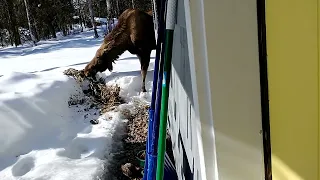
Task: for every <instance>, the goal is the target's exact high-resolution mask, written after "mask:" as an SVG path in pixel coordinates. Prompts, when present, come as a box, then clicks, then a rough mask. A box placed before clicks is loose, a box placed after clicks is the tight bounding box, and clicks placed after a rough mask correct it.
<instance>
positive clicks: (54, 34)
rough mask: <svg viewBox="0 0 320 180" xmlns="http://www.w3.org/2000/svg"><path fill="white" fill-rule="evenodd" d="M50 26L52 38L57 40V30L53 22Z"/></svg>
mask: <svg viewBox="0 0 320 180" xmlns="http://www.w3.org/2000/svg"><path fill="white" fill-rule="evenodd" d="M48 25H49V31H50V32H51V35H52V38H57V35H56V30H55V29H54V26H53V24H52V22H50V23H49V24H48Z"/></svg>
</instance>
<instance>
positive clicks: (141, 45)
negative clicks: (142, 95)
mask: <svg viewBox="0 0 320 180" xmlns="http://www.w3.org/2000/svg"><path fill="white" fill-rule="evenodd" d="M155 48H156V40H155V34H154V27H153V17H152V11H148V12H143V11H140V10H137V9H127V10H125V11H124V12H123V13H122V14H121V15H120V16H119V19H118V24H117V25H116V27H115V28H114V29H113V30H112V31H111V32H110V33H109V34H108V35H107V36H106V37H105V39H104V41H103V43H102V45H101V46H100V48H99V49H98V50H97V51H96V54H95V56H94V57H93V59H92V60H91V61H90V62H89V63H88V64H87V66H86V67H85V69H84V74H85V75H86V76H91V77H94V75H95V74H96V73H97V72H103V71H105V70H106V69H108V70H109V71H112V70H113V66H112V63H115V61H116V60H117V59H118V58H119V56H120V55H121V54H122V53H124V51H126V50H128V51H129V52H130V53H131V54H136V55H137V56H138V58H139V60H140V65H141V75H142V84H141V89H142V91H144V92H145V91H146V89H145V78H146V74H147V70H148V67H149V63H150V53H151V51H152V50H154V49H155Z"/></svg>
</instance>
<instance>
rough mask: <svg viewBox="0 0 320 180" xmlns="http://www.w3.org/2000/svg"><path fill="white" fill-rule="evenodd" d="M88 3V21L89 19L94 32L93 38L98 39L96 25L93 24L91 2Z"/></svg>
mask: <svg viewBox="0 0 320 180" xmlns="http://www.w3.org/2000/svg"><path fill="white" fill-rule="evenodd" d="M88 3H89V12H90V19H91V23H92V27H93V31H94V38H98V37H99V35H98V32H97V27H96V24H95V22H94V13H93V7H92V0H88Z"/></svg>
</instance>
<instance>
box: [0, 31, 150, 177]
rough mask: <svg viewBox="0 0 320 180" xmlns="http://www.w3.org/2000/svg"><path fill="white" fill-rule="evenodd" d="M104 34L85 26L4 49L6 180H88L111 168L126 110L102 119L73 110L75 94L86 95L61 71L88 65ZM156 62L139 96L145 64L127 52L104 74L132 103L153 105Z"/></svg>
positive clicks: (2, 153) (0, 101) (0, 87)
mask: <svg viewBox="0 0 320 180" xmlns="http://www.w3.org/2000/svg"><path fill="white" fill-rule="evenodd" d="M99 32H100V33H101V31H100V30H99ZM102 37H103V36H102ZM102 37H100V38H98V39H94V38H93V32H92V31H88V32H85V31H84V32H83V33H81V34H77V35H71V36H68V37H59V38H57V39H52V40H49V41H41V42H39V45H38V46H36V47H32V46H30V45H24V46H20V47H18V48H13V47H9V48H2V49H0V62H1V66H0V76H1V77H0V124H1V126H0V144H1V148H0V179H1V180H18V179H19V180H20V179H21V180H44V179H46V180H68V179H77V180H88V179H95V178H98V177H99V176H101V175H102V173H103V171H105V170H104V167H105V166H106V165H108V162H109V161H110V160H111V159H112V155H110V153H111V152H112V148H114V145H115V144H117V143H116V142H114V139H115V138H114V137H117V136H120V135H121V134H122V133H123V132H122V131H121V126H122V125H123V122H125V119H123V117H122V116H121V114H120V112H114V111H111V112H108V113H106V114H103V115H102V116H100V117H98V116H99V115H97V114H96V113H95V112H96V110H95V109H91V110H88V111H86V110H85V106H81V105H79V106H78V107H76V106H71V107H69V106H68V100H69V97H70V96H71V95H79V96H81V95H82V92H81V89H80V87H79V85H77V84H76V82H75V80H73V79H72V78H70V77H67V76H65V75H63V73H62V72H63V71H64V70H65V69H68V68H70V67H72V68H75V69H82V68H84V66H85V65H86V64H87V63H88V62H89V61H90V60H91V58H92V57H93V56H94V54H95V51H96V50H97V48H98V47H99V46H100V43H101V42H102ZM152 56H154V52H153V53H152ZM153 66H154V65H153V59H151V63H150V66H149V72H148V76H147V79H146V88H147V91H148V92H146V93H140V85H141V77H140V64H139V61H138V60H137V58H136V56H135V55H132V54H130V53H129V52H125V53H124V54H123V55H122V56H120V58H119V60H118V61H117V63H116V64H115V65H114V71H113V72H112V73H110V72H108V71H107V72H104V73H100V74H99V75H100V76H102V77H105V78H106V80H107V84H110V85H112V84H118V85H120V87H121V91H120V95H121V96H122V97H123V98H125V100H126V101H127V104H126V105H123V107H127V108H128V107H130V106H133V105H134V102H135V101H141V102H144V103H149V102H150V98H151V87H152V77H153V71H152V69H153ZM97 118H98V119H99V124H97V125H92V124H91V123H90V120H91V119H97ZM119 128H120V130H119Z"/></svg>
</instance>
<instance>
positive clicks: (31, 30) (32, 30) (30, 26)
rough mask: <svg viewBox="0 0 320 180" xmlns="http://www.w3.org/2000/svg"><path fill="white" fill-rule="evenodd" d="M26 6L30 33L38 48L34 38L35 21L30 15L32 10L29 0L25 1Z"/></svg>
mask: <svg viewBox="0 0 320 180" xmlns="http://www.w3.org/2000/svg"><path fill="white" fill-rule="evenodd" d="M24 4H25V6H26V13H27V19H28V25H29V31H30V36H31V40H32V42H33V44H34V45H35V46H36V45H37V44H36V38H35V36H34V29H33V26H32V25H33V20H32V17H31V14H30V9H29V2H28V0H24Z"/></svg>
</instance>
